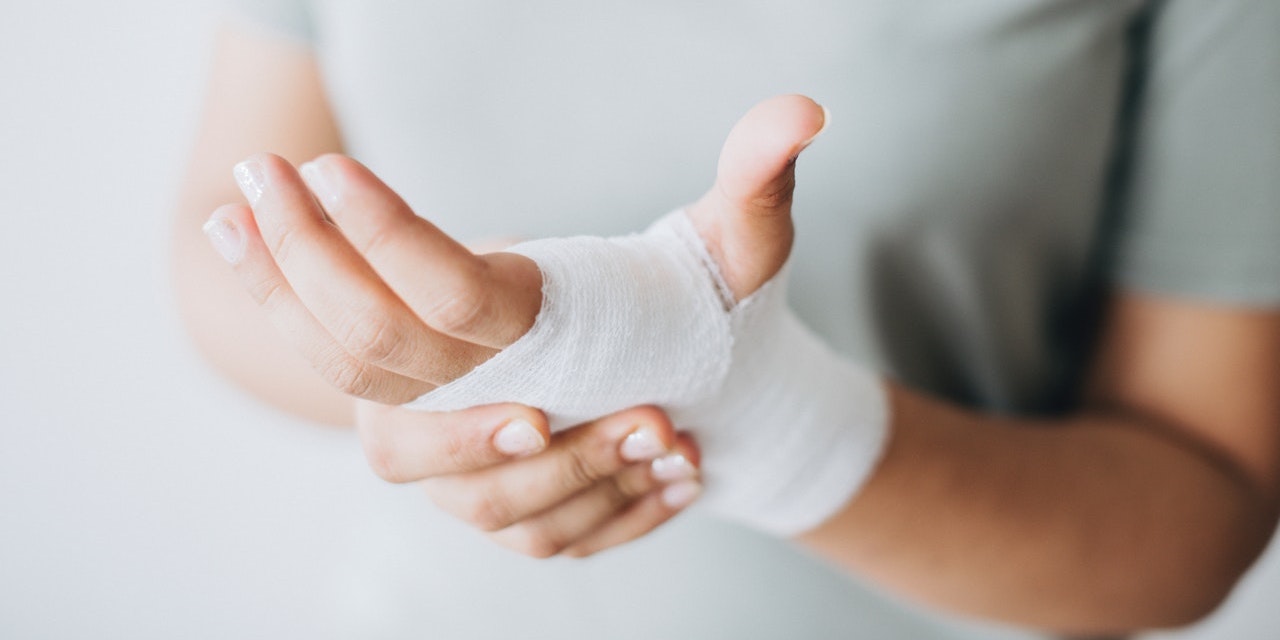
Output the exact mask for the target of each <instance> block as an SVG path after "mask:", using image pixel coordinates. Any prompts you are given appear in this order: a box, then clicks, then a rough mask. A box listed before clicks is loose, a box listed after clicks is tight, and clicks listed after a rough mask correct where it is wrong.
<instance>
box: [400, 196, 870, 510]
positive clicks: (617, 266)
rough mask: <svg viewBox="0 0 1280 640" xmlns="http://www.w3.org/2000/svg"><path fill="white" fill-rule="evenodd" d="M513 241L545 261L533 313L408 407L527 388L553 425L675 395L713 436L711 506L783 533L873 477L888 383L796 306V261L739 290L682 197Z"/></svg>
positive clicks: (704, 433) (708, 437) (706, 472)
mask: <svg viewBox="0 0 1280 640" xmlns="http://www.w3.org/2000/svg"><path fill="white" fill-rule="evenodd" d="M508 250H509V251H511V252H513V253H519V254H522V255H525V256H527V257H529V258H530V259H532V260H533V261H534V262H536V263H537V264H538V268H539V269H540V270H541V271H542V279H543V284H542V309H541V310H540V312H539V313H538V317H537V319H536V320H535V321H534V324H533V327H532V328H531V329H530V330H529V331H528V333H526V334H525V335H524V336H523V337H521V338H520V339H519V340H517V341H516V342H515V343H514V344H512V345H511V346H509V347H507V348H505V349H503V350H502V351H500V352H498V354H497V355H495V356H493V357H492V358H490V359H489V360H488V361H487V362H485V363H484V364H481V365H480V366H478V367H476V368H475V369H474V370H472V371H471V372H470V373H468V374H467V375H465V376H463V377H461V378H459V379H457V380H455V381H453V382H451V383H449V384H447V385H444V386H442V387H439V388H437V389H435V390H434V391H431V392H430V393H427V394H425V395H423V396H422V397H420V398H418V399H416V400H414V401H412V402H410V403H408V404H407V405H405V406H407V407H409V408H413V409H420V410H424V411H453V410H457V409H464V408H467V407H473V406H478V405H484V404H494V403H499V402H517V403H521V404H525V405H529V406H533V407H537V408H540V409H542V410H543V411H545V412H546V413H547V416H548V417H549V419H550V420H551V427H552V430H559V429H564V428H567V427H569V426H572V425H576V424H579V423H582V422H585V421H588V420H592V419H595V418H599V417H602V416H605V415H608V414H610V413H614V412H616V411H620V410H622V409H626V408H629V407H634V406H637V405H645V404H652V405H657V406H660V407H662V408H663V409H665V410H666V411H667V412H668V414H669V415H670V416H671V419H672V421H673V423H674V424H675V425H676V426H677V427H678V428H680V429H682V430H688V431H690V432H691V433H692V434H693V436H694V438H695V439H696V441H697V442H698V445H699V447H700V449H701V452H702V475H703V483H704V486H705V490H704V493H703V496H702V499H701V500H700V502H699V504H700V505H702V506H703V507H705V508H709V509H711V510H712V511H714V512H716V513H718V514H720V515H723V516H726V517H729V518H732V519H735V520H739V521H742V522H745V523H747V524H750V525H752V526H755V527H757V528H760V529H763V530H765V531H768V532H771V533H775V534H779V535H792V534H795V533H799V532H803V531H806V530H808V529H811V528H813V527H815V526H817V525H818V524H821V523H822V522H823V521H824V520H826V519H827V518H828V517H830V516H831V515H833V514H834V513H835V512H836V511H837V510H839V509H840V507H841V506H842V505H844V503H845V502H847V501H848V499H849V498H850V497H851V496H852V495H853V494H854V493H855V492H856V491H857V490H858V488H859V487H860V486H861V485H862V484H863V483H864V482H865V481H866V479H867V477H868V476H869V475H870V473H871V471H872V469H873V467H874V466H875V463H876V461H877V460H878V458H879V455H880V452H881V450H882V449H883V447H884V442H885V439H886V432H887V429H888V416H887V409H886V400H885V397H884V390H883V387H882V385H881V381H880V379H879V378H878V377H877V376H874V375H872V374H870V373H869V372H867V371H866V370H864V369H861V368H859V367H857V366H854V365H853V364H852V363H850V362H848V361H846V360H845V359H843V358H841V357H839V356H838V355H837V354H835V353H834V352H832V351H831V350H830V349H829V348H828V347H827V346H826V345H825V344H824V343H823V342H822V341H821V340H820V339H819V338H818V337H817V336H815V335H814V334H813V333H812V332H811V331H809V330H808V328H806V327H805V326H804V325H803V324H802V323H801V322H800V321H799V319H798V318H797V317H796V316H795V315H794V314H793V313H792V311H791V309H790V308H789V306H788V305H787V303H786V290H785V282H786V271H785V269H784V270H783V272H781V273H779V274H778V275H777V276H775V277H774V278H773V279H772V280H770V281H769V282H767V283H766V284H765V285H764V286H762V287H761V288H760V289H759V290H757V291H756V292H755V293H754V294H752V295H750V296H748V297H747V298H746V299H744V300H742V301H741V302H738V303H736V304H735V302H734V301H733V296H732V294H731V293H730V292H729V290H728V287H727V286H725V284H724V281H723V279H722V278H721V276H720V273H719V270H718V269H717V267H716V265H715V262H714V261H713V260H712V258H711V256H710V254H709V253H708V252H707V249H706V246H705V245H704V244H703V242H702V239H701V238H700V237H699V236H698V234H697V232H696V231H695V230H694V228H693V225H692V224H691V223H690V221H689V219H688V217H687V216H686V215H685V214H684V212H683V211H676V212H675V213H672V214H670V215H667V216H665V217H663V218H662V219H660V220H659V221H658V222H656V223H654V225H653V226H651V227H650V228H649V229H648V230H647V231H646V232H645V233H643V234H638V235H629V236H623V237H615V238H597V237H575V238H552V239H546V240H536V241H533V242H526V243H523V244H519V245H516V246H514V247H512V248H510V249H508Z"/></svg>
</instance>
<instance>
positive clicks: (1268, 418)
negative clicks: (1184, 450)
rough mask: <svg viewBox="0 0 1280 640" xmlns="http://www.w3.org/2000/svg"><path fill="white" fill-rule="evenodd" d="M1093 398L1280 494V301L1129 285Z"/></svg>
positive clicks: (1109, 332)
mask: <svg viewBox="0 0 1280 640" xmlns="http://www.w3.org/2000/svg"><path fill="white" fill-rule="evenodd" d="M1090 400H1091V402H1092V403H1093V404H1095V405H1097V406H1100V407H1102V408H1104V409H1108V410H1118V411H1123V412H1126V413H1128V414H1132V415H1134V416H1135V417H1137V418H1139V419H1140V420H1141V421H1142V422H1143V423H1144V424H1148V425H1153V426H1154V428H1160V429H1167V430H1169V431H1170V432H1171V435H1173V436H1175V437H1178V438H1180V439H1182V440H1183V441H1184V442H1186V443H1188V444H1190V445H1192V446H1196V447H1199V448H1201V449H1202V450H1204V451H1205V452H1206V453H1208V454H1210V455H1212V456H1213V457H1215V458H1217V459H1218V460H1219V461H1220V462H1222V463H1224V464H1227V465H1230V467H1231V471H1233V472H1235V473H1238V474H1240V475H1242V476H1243V479H1244V480H1247V481H1248V482H1249V483H1250V484H1251V485H1253V486H1254V487H1256V488H1257V489H1258V490H1259V492H1260V493H1261V494H1262V495H1263V496H1265V497H1266V498H1267V499H1268V500H1269V501H1270V502H1272V504H1275V503H1276V502H1277V501H1280V310H1268V309H1250V308H1245V307H1230V306H1223V305H1216V304H1210V303H1202V302H1195V301H1192V300H1187V299H1178V298H1172V297H1159V296H1150V295H1143V294H1137V293H1133V292H1127V293H1120V294H1118V295H1116V297H1115V299H1114V301H1113V302H1112V304H1111V305H1110V310H1109V312H1108V314H1107V318H1106V320H1105V322H1104V325H1103V333H1102V336H1101V342H1100V344H1099V351H1098V354H1097V358H1096V361H1095V366H1094V370H1093V375H1092V379H1091V384H1090Z"/></svg>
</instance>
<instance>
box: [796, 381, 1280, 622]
mask: <svg viewBox="0 0 1280 640" xmlns="http://www.w3.org/2000/svg"><path fill="white" fill-rule="evenodd" d="M891 395H892V404H893V415H894V427H893V434H894V435H893V438H892V440H891V442H890V444H889V445H888V449H887V450H886V452H885V455H884V458H883V460H882V461H881V463H880V467H879V468H878V470H877V472H876V474H875V475H874V477H873V478H872V479H871V481H870V482H869V483H868V484H867V485H866V486H865V487H864V488H863V490H862V491H861V492H860V493H859V495H858V496H857V497H856V498H855V499H854V500H853V501H852V502H851V503H850V504H849V505H848V506H847V507H846V508H845V509H844V510H843V511H842V512H841V513H840V514H838V515H837V516H836V517H835V518H833V519H832V520H830V521H828V522H827V523H826V524H824V525H823V526H821V527H820V528H818V529H816V530H814V531H812V532H810V533H808V534H806V535H804V536H802V538H801V540H802V542H803V543H804V544H806V545H808V546H809V547H811V548H813V549H814V550H816V551H818V552H819V553H821V554H823V555H825V556H827V557H828V558H830V559H832V560H834V561H835V562H837V563H839V564H841V565H843V566H845V567H846V568H848V569H850V570H852V571H854V572H856V573H858V574H860V575H863V576H866V577H868V578H869V579H871V580H873V581H874V582H876V583H878V584H880V585H883V586H884V587H886V588H888V589H891V590H893V591H896V592H898V593H901V594H904V595H907V596H908V597H911V598H913V599H917V600H920V601H923V602H925V603H928V604H931V605H933V606H937V607H940V608H944V609H948V610H952V611H956V612H960V613H963V614H969V615H977V616H982V617H988V618H995V619H1000V620H1004V621H1009V622H1013V623H1018V624H1026V625H1030V626H1036V627H1043V628H1050V629H1055V630H1061V631H1067V632H1105V631H1122V630H1127V629H1136V628H1147V627H1160V626H1170V625H1178V624H1183V623H1186V622H1190V621H1191V620H1194V619H1196V618H1198V617H1200V616H1202V615H1204V614H1205V613H1207V612H1208V611H1209V610H1211V609H1212V608H1213V607H1214V606H1216V604H1217V603H1218V602H1219V601H1220V600H1221V598H1222V597H1224V596H1225V595H1226V593H1227V592H1228V591H1229V590H1230V588H1231V586H1232V585H1233V584H1234V582H1235V580H1236V579H1237V578H1238V577H1239V575H1240V574H1241V573H1242V572H1243V571H1244V569H1245V568H1247V567H1248V565H1249V564H1250V563H1251V562H1252V560H1253V559H1254V558H1255V557H1256V555H1257V554H1258V553H1259V552H1260V551H1261V549H1262V548H1263V547H1264V545H1265V544H1266V541H1267V539H1268V537H1269V535H1270V532H1271V528H1272V525H1273V522H1274V516H1273V512H1272V507H1271V504H1272V502H1271V500H1269V499H1268V498H1267V497H1266V496H1265V495H1264V493H1263V492H1262V491H1260V490H1259V489H1258V487H1257V485H1256V484H1254V483H1251V482H1250V481H1248V480H1247V479H1246V478H1245V477H1244V476H1243V475H1242V474H1239V473H1236V472H1234V471H1233V470H1232V469H1233V467H1231V465H1229V464H1225V463H1224V462H1223V461H1222V460H1220V459H1217V458H1216V457H1215V456H1214V455H1212V454H1211V453H1209V452H1208V451H1206V450H1203V449H1201V448H1198V447H1196V446H1194V445H1192V444H1190V443H1189V442H1181V441H1178V440H1176V439H1175V438H1172V437H1170V436H1169V435H1167V433H1168V432H1167V431H1165V430H1161V429H1158V428H1152V426H1153V425H1147V424H1143V423H1142V421H1141V420H1140V419H1137V418H1134V417H1128V416H1119V415H1114V416H1113V415H1104V414H1102V413H1082V414H1080V415H1078V416H1075V417H1072V418H1069V419H1063V420H1055V421H1048V420H1045V421H1033V420H1015V419H1008V418H997V417H993V416H987V415H978V414H974V413H971V412H967V411H964V410H962V409H959V408H957V407H954V406H950V405H947V404H945V403H942V402H938V401H935V400H932V399H928V398H925V397H923V396H921V395H919V394H916V393H913V392H910V391H906V390H903V389H901V388H895V389H893V390H892V392H891Z"/></svg>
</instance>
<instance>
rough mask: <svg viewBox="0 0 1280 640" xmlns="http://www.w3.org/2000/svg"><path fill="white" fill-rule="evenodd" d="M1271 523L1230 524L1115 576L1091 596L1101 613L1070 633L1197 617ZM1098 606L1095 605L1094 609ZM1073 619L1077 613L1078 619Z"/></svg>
mask: <svg viewBox="0 0 1280 640" xmlns="http://www.w3.org/2000/svg"><path fill="white" fill-rule="evenodd" d="M1271 532H1272V526H1271V524H1270V522H1269V521H1268V522H1267V523H1266V524H1265V525H1264V524H1262V523H1260V522H1258V521H1257V520H1254V521H1253V522H1250V523H1249V525H1248V526H1241V527H1234V528H1233V532H1232V533H1231V534H1230V535H1228V536H1223V537H1216V536H1215V538H1216V539H1215V540H1213V541H1212V542H1211V543H1209V542H1207V541H1206V544H1204V545H1203V546H1199V547H1198V548H1196V549H1189V550H1187V551H1184V552H1183V553H1182V554H1180V557H1177V558H1166V560H1165V562H1163V563H1161V565H1160V566H1152V567H1149V569H1148V570H1147V571H1142V573H1143V574H1144V575H1143V576H1141V577H1139V579H1136V580H1135V579H1134V577H1135V576H1132V575H1131V576H1115V577H1114V582H1113V584H1114V585H1115V587H1114V588H1113V589H1101V590H1099V591H1100V592H1103V593H1107V595H1108V596H1109V597H1104V598H1103V599H1101V600H1098V599H1093V603H1094V605H1095V606H1096V605H1098V604H1102V606H1101V607H1100V609H1101V611H1105V612H1106V613H1105V614H1104V615H1102V616H1099V617H1098V618H1095V622H1096V623H1098V624H1093V625H1088V626H1089V627H1090V628H1084V629H1081V628H1072V629H1068V630H1067V631H1069V632H1070V633H1075V634H1079V633H1084V634H1086V635H1092V634H1098V633H1102V634H1114V635H1125V634H1134V633H1139V632H1144V631H1153V630H1173V629H1181V628H1184V627H1189V626H1193V625H1195V624H1198V623H1200V622H1203V621H1204V620H1205V619H1206V618H1208V617H1210V616H1211V615H1212V614H1213V613H1214V612H1216V611H1217V610H1218V609H1219V608H1221V606H1222V604H1223V603H1224V602H1226V601H1227V599H1228V598H1229V597H1230V596H1231V594H1232V593H1233V592H1234V590H1235V587H1236V585H1237V584H1238V583H1239V582H1240V580H1241V578H1243V577H1244V575H1245V574H1246V573H1247V572H1248V570H1249V569H1250V567H1252V566H1253V563H1254V561H1255V560H1257V558H1258V556H1260V555H1261V553H1262V551H1263V550H1264V549H1265V547H1266V544H1267V542H1268V541H1269V539H1270V537H1271ZM1098 610H1099V609H1095V611H1098ZM1078 619H1079V618H1078Z"/></svg>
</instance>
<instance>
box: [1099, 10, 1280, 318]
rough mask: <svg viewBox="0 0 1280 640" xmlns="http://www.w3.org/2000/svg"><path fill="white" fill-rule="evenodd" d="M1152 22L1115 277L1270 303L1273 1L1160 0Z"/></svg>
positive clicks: (1277, 200) (1274, 257)
mask: <svg viewBox="0 0 1280 640" xmlns="http://www.w3.org/2000/svg"><path fill="white" fill-rule="evenodd" d="M1151 28H1152V31H1151V33H1150V40H1149V46H1150V48H1149V50H1148V56H1149V57H1148V61H1149V62H1148V67H1147V69H1146V74H1145V75H1146V77H1145V85H1144V89H1143V97H1142V100H1141V103H1140V104H1141V107H1140V111H1139V113H1138V116H1137V122H1136V124H1135V130H1134V135H1135V137H1134V139H1133V144H1134V147H1133V148H1132V149H1131V152H1132V156H1131V162H1132V164H1131V165H1130V172H1131V173H1130V182H1129V184H1128V186H1127V194H1126V195H1127V198H1126V200H1127V205H1126V206H1125V208H1124V209H1123V211H1122V214H1121V216H1120V217H1119V219H1118V220H1117V230H1118V232H1119V236H1118V237H1117V238H1116V247H1115V248H1116V255H1115V258H1116V260H1115V262H1114V265H1115V270H1116V271H1115V273H1114V274H1113V275H1114V277H1115V280H1116V281H1117V283H1118V284H1120V285H1121V286H1124V287H1126V288H1130V289H1135V290H1140V291H1147V292H1152V293H1161V294H1171V295H1176V296H1181V297H1194V298H1202V299H1206V300H1212V301H1221V302H1227V303H1236V304H1243V305H1248V306H1274V305H1280V2H1277V0H1169V1H1167V2H1164V3H1163V5H1162V6H1161V7H1160V8H1159V10H1158V12H1157V13H1156V14H1155V17H1154V22H1153V23H1152V26H1151Z"/></svg>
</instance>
